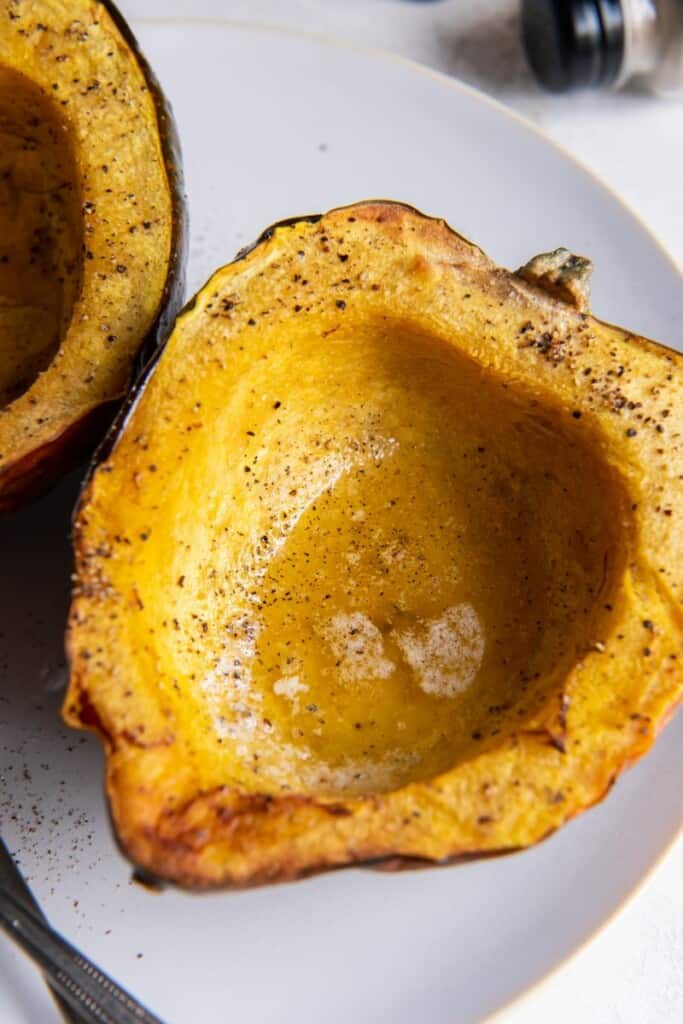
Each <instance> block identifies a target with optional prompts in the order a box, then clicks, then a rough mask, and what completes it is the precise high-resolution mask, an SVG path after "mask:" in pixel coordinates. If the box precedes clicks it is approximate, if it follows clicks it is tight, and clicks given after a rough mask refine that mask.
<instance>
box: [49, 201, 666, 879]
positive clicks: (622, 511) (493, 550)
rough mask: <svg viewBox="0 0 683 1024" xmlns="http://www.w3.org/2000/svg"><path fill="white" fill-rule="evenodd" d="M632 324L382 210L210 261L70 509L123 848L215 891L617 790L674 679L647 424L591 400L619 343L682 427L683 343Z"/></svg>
mask: <svg viewBox="0 0 683 1024" xmlns="http://www.w3.org/2000/svg"><path fill="white" fill-rule="evenodd" d="M347 218H348V219H347ZM348 223H353V224H356V223H357V224H358V227H353V228H351V227H348V228H347V227H346V224H348ZM333 233H334V236H335V237H341V236H342V235H344V241H343V243H342V241H339V242H338V243H337V244H338V246H339V250H340V252H341V253H342V254H343V255H346V254H347V253H348V252H350V254H351V255H350V256H349V258H348V261H346V260H345V261H343V262H344V264H345V265H344V267H343V269H342V270H341V272H340V269H339V263H338V256H337V253H336V251H333V252H332V253H329V249H330V248H331V247H330V246H329V245H328V244H327V239H328V238H329V237H330V236H331V235H332V234H333ZM349 236H350V238H349ZM413 236H415V237H413ZM325 246H327V248H326V249H325V248H323V247H325ZM321 248H322V249H323V254H321V251H320V250H321ZM369 251H372V256H371V257H370V256H368V252H369ZM300 253H303V256H301V255H299V254H300ZM328 254H329V255H328ZM302 277H303V278H304V280H305V281H306V282H310V284H309V290H308V291H304V288H303V286H302V287H298V286H299V282H300V279H301V278H302ZM382 279H384V280H385V281H390V282H392V284H391V285H386V286H385V288H384V289H380V288H379V287H378V288H376V289H375V288H374V287H373V285H374V284H377V283H378V280H382ZM345 282H346V283H345ZM340 296H344V298H340ZM417 296H419V302H418V301H417V299H416V297H417ZM340 303H341V304H340ZM456 311H457V312H456ZM551 317H554V318H555V323H554V324H553V321H552V319H551ZM558 324H559V326H558ZM550 327H552V331H553V333H552V334H551V331H550V330H547V329H546V328H550ZM589 331H590V337H587V336H586V335H587V334H588V332H589ZM494 332H497V337H496V334H495V333H494ZM546 335H547V338H546ZM494 342H495V343H494ZM629 344H630V343H629V341H628V340H626V339H625V337H624V335H623V334H622V333H621V332H619V330H618V329H617V328H609V327H606V326H605V325H600V324H599V323H597V322H596V321H591V322H590V323H589V322H588V320H587V318H585V317H581V316H579V315H578V314H576V313H574V312H573V311H571V310H569V309H568V308H567V307H565V306H564V305H563V304H562V303H558V302H556V301H554V300H552V301H551V300H548V299H546V298H545V297H544V296H543V295H541V294H539V293H537V292H534V291H533V290H531V291H530V290H529V289H528V288H527V286H525V285H523V284H522V283H518V282H517V281H515V280H513V278H512V277H511V276H510V275H506V276H504V277H503V276H502V274H499V275H498V276H497V275H496V272H495V271H494V270H492V269H491V265H490V264H488V263H487V262H486V261H485V257H483V256H482V255H481V254H479V253H478V252H477V251H476V250H474V249H473V247H471V246H468V244H467V243H465V242H463V241H462V240H461V239H458V238H457V236H454V235H452V233H450V232H449V231H448V230H447V229H446V228H445V227H444V226H443V225H439V224H437V223H435V222H430V221H427V220H426V219H424V218H420V217H419V216H418V215H417V214H414V213H413V212H412V211H407V210H405V209H404V208H400V207H393V206H383V205H382V204H377V205H372V204H368V205H367V206H360V207H354V208H351V209H350V210H346V211H335V212H334V213H332V214H330V215H328V217H327V218H325V220H324V221H323V223H322V225H321V226H311V225H306V224H303V223H301V224H297V225H294V226H292V227H286V228H281V229H279V230H278V231H276V233H275V236H274V237H273V238H272V239H270V240H266V241H265V242H263V243H262V244H261V246H259V247H257V248H256V249H255V250H254V252H253V253H251V254H250V255H247V257H246V258H245V260H244V261H243V262H237V263H235V264H233V265H230V266H228V267H226V268H224V269H223V270H221V271H219V272H218V273H217V274H216V275H215V276H214V278H213V279H212V280H211V281H210V282H209V283H208V285H207V286H206V287H205V289H203V290H202V292H201V293H200V294H199V296H198V297H197V298H196V300H195V302H194V303H193V304H192V306H191V307H190V308H188V309H187V311H186V312H185V313H184V314H183V316H182V317H181V318H180V320H179V322H178V325H177V327H176V330H175V331H174V333H173V335H172V337H171V339H170V340H169V343H168V345H167V348H166V350H165V352H164V355H163V356H162V357H161V359H160V361H159V363H158V365H157V367H156V369H155V370H154V372H153V373H152V374H151V376H150V377H149V379H148V381H147V382H146V384H145V385H144V387H143V388H142V390H141V392H140V395H139V397H138V400H137V403H136V405H135V407H134V408H133V409H132V411H131V413H130V414H129V417H128V420H127V422H126V424H125V428H124V429H123V430H122V431H121V432H120V434H119V437H118V440H117V443H116V445H115V446H114V448H113V450H112V451H111V453H110V454H109V455H108V457H107V458H106V460H105V461H104V462H103V463H102V465H101V466H100V468H99V469H98V471H97V472H96V473H95V475H94V477H93V479H92V481H91V483H90V485H89V488H88V490H87V491H86V493H85V495H84V498H83V502H82V505H81V511H80V514H79V519H78V534H77V554H78V581H79V583H78V590H77V593H76V595H75V599H74V605H73V610H72V620H71V634H70V648H71V659H72V666H73V667H72V681H71V687H70V692H69V696H68V699H67V704H66V714H67V718H68V720H69V721H71V722H73V723H74V724H81V725H86V726H90V727H95V728H97V730H98V731H99V732H100V733H101V734H102V735H103V736H104V737H105V738H106V741H107V743H108V747H109V751H110V756H109V762H108V766H109V767H108V789H109V794H110V798H111V801H112V808H113V812H114V818H115V821H116V823H117V827H118V830H119V835H120V837H121V840H122V842H123V843H124V846H125V848H126V849H127V850H128V851H129V852H130V853H131V855H132V856H133V857H134V858H135V859H136V861H137V862H138V863H141V864H143V865H144V866H145V867H147V868H148V869H150V870H152V871H154V872H155V873H157V874H160V875H162V876H163V877H167V878H172V879H174V880H176V881H179V882H181V883H182V884H186V885H215V884H225V883H233V884H245V883H253V882H256V881H263V880H265V879H268V878H273V877H276V878H289V877H294V876H296V875H297V874H300V873H302V872H306V871H309V870H312V869H315V868H320V867H322V866H325V865H331V864H340V863H347V862H349V861H357V860H363V859H371V858H381V857H387V856H390V855H392V854H398V855H399V856H401V857H424V858H430V859H435V860H439V859H443V858H446V857H452V856H455V855H458V854H462V853H472V852H483V851H491V850H500V849H507V848H514V847H517V846H524V845H528V844H529V843H531V842H534V841H536V840H538V839H539V838H541V837H542V836H543V835H545V834H547V833H548V832H549V831H551V830H552V829H553V828H556V827H557V826H558V825H559V824H561V823H562V822H563V821H566V820H567V818H569V817H571V816H572V815H573V814H575V813H577V812H578V811H579V810H581V809H583V808H585V807H586V806H589V805H590V804H591V803H593V802H595V801H596V800H597V799H599V798H600V797H601V796H602V795H604V793H605V791H606V790H607V789H608V788H609V786H610V784H611V782H612V781H613V779H614V777H615V775H616V774H617V773H618V772H619V771H620V770H621V768H623V767H624V765H625V764H626V763H628V762H629V761H630V760H632V759H634V758H635V757H637V756H639V755H640V754H642V753H643V752H644V751H645V750H646V749H647V747H648V746H649V745H650V743H651V742H652V739H653V737H654V733H655V731H656V728H657V726H658V725H659V724H661V722H662V721H663V720H664V718H665V717H666V714H668V713H670V710H671V708H672V707H673V705H674V704H675V702H676V701H677V700H678V699H680V692H681V676H680V668H679V666H678V662H677V658H678V652H679V651H680V638H681V625H680V612H679V611H678V610H677V609H676V608H675V607H674V605H673V603H672V602H671V601H670V600H669V599H668V597H667V586H668V585H671V586H675V585H677V580H676V579H675V572H676V571H677V570H678V568H679V566H678V564H677V563H675V562H669V563H668V564H669V566H670V569H671V582H670V583H669V580H668V579H666V580H665V579H662V581H661V585H658V587H657V588H653V587H652V583H651V578H652V573H653V568H652V565H653V554H652V548H651V547H650V540H649V537H648V535H649V531H651V530H653V529H654V530H655V531H657V530H658V529H659V520H654V519H653V518H652V516H651V515H650V514H649V512H648V510H647V507H645V511H644V512H643V513H642V515H641V514H639V513H638V502H637V500H636V499H637V498H638V497H639V496H640V495H641V487H642V479H643V477H642V465H643V464H642V462H641V461H639V460H640V459H641V458H642V456H641V454H640V451H641V449H640V447H639V446H640V445H643V446H645V450H647V451H649V449H648V448H647V445H648V444H649V442H648V440H647V438H645V439H643V440H640V441H639V440H636V443H635V445H634V446H633V447H632V448H630V449H628V457H627V456H626V454H625V452H624V451H623V450H622V444H621V441H620V440H619V438H620V437H621V436H623V434H624V432H625V430H627V429H632V428H630V427H629V426H628V422H629V421H628V420H627V421H626V423H624V420H623V419H620V418H618V414H616V415H615V417H614V419H612V418H608V417H607V416H605V417H604V418H603V417H602V416H600V415H597V414H595V409H594V408H593V403H594V401H595V399H594V393H593V392H592V391H591V392H590V400H589V399H588V398H587V397H586V394H585V393H584V390H583V389H584V387H586V386H588V385H586V384H584V381H586V379H587V377H588V375H587V374H586V373H585V372H584V370H585V369H586V368H588V369H589V370H590V369H591V363H595V362H596V360H597V358H598V356H596V349H598V347H599V346H603V347H604V348H609V351H610V352H613V353H614V356H613V358H614V360H615V365H616V366H619V365H621V366H622V367H625V368H626V369H622V372H621V373H620V375H619V376H620V378H622V377H627V380H625V381H624V382H623V387H624V388H628V389H629V390H630V391H631V393H633V391H632V389H633V388H634V387H637V386H638V385H637V380H638V379H639V378H638V376H637V375H636V373H635V370H636V368H638V369H639V370H641V371H642V377H643V378H644V379H646V380H647V381H649V382H652V381H654V380H656V381H657V382H658V387H659V388H660V390H659V391H658V395H657V400H658V402H666V404H667V407H668V408H669V409H670V414H669V418H670V419H674V421H675V422H674V423H673V424H671V430H672V432H673V433H674V434H675V433H676V431H677V430H678V429H679V427H680V425H679V423H678V420H677V419H676V417H677V415H678V407H677V405H676V403H675V402H673V401H672V396H671V395H667V396H665V392H666V391H667V387H668V384H670V385H671V388H670V390H671V392H672V393H673V391H674V390H675V389H676V388H678V387H680V382H679V380H678V378H677V377H675V372H676V370H677V366H678V363H677V362H676V359H677V357H673V356H672V357H671V358H669V356H667V355H666V354H665V350H664V352H656V351H654V347H652V349H651V348H650V347H649V345H650V343H646V342H643V343H642V348H641V347H638V348H636V349H635V350H634V349H633V348H629ZM572 346H574V349H572ZM584 347H585V351H584ZM589 350H591V351H590V352H589ZM611 358H612V357H611ZM589 360H590V362H589ZM617 360H619V362H617ZM532 367H533V369H532ZM593 372H594V371H593ZM667 375H668V376H669V378H670V380H669V381H668V382H667V380H666V378H667ZM577 382H578V383H577ZM596 382H597V378H596ZM608 383H609V378H608ZM600 384H601V385H602V381H600ZM647 386H648V387H650V386H652V385H651V383H650V384H648V385H647ZM598 395H599V398H598V399H597V400H598V401H600V402H603V401H605V403H606V402H607V401H610V398H609V396H608V397H607V398H603V393H602V392H600V391H598ZM646 401H647V400H646V399H644V401H643V406H644V405H645V402H646ZM643 406H640V407H639V408H643ZM646 411H649V409H648V410H646ZM577 412H578V413H579V416H578V417H577V416H576V415H575V413H577ZM626 415H630V413H628V412H627V414H626ZM634 415H638V412H637V410H634ZM636 435H637V432H636ZM629 440H630V437H629ZM480 449H483V450H480ZM658 479H659V481H660V484H661V486H660V490H659V492H658V500H659V501H660V502H661V501H666V503H667V506H668V504H671V503H672V502H673V501H675V498H676V494H677V493H678V492H677V487H678V488H679V485H678V484H676V483H675V482H674V481H673V480H671V479H669V478H668V477H667V471H666V470H665V471H660V472H659V475H658ZM679 489H680V488H679ZM392 501H393V502H394V504H392ZM358 513H362V515H361V516H360V517H359V516H358ZM354 517H355V518H354ZM663 518H664V519H666V518H671V517H663ZM359 524H362V527H361V526H360V525H359ZM672 526H673V529H674V530H675V529H676V528H677V527H676V525H675V524H672ZM654 557H656V558H659V559H661V558H662V553H661V550H660V551H658V552H657V553H656V555H655V556H654ZM660 575H661V576H662V577H664V573H661V574H660ZM328 595H329V596H328ZM644 623H654V624H655V626H654V627H653V630H652V631H651V630H650V627H649V626H645V625H644ZM354 631H355V632H354ZM444 652H445V653H444ZM288 658H291V659H293V660H292V661H291V662H288V661H287V659H288ZM463 681H464V682H463ZM304 686H305V687H307V689H303V688H302V687H304ZM435 687H438V689H440V691H441V692H435ZM320 719H323V721H320ZM401 722H404V723H405V728H402V727H401V726H400V723H401ZM356 723H359V725H360V728H357V727H356Z"/></svg>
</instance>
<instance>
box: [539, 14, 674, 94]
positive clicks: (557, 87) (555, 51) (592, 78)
mask: <svg viewBox="0 0 683 1024" xmlns="http://www.w3.org/2000/svg"><path fill="white" fill-rule="evenodd" d="M522 35H523V39H524V46H525V49H526V52H527V56H528V58H529V63H530V64H531V67H532V70H533V72H534V74H535V76H536V78H537V79H538V81H539V82H540V83H541V85H542V86H543V87H544V88H546V89H549V90H550V91H551V92H569V91H570V90H573V89H581V88H589V89H590V88H592V89H604V88H612V89H619V88H620V87H621V86H623V85H625V84H626V82H631V81H637V82H639V83H642V84H643V85H644V86H645V87H646V88H648V89H650V90H651V91H652V92H655V93H657V94H659V95H663V96H678V97H683V0H522Z"/></svg>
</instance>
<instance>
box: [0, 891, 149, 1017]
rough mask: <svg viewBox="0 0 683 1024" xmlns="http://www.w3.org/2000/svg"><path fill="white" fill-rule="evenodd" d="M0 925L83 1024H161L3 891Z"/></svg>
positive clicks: (57, 934) (51, 929) (10, 894)
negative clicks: (42, 973)
mask: <svg viewBox="0 0 683 1024" xmlns="http://www.w3.org/2000/svg"><path fill="white" fill-rule="evenodd" d="M0 925H2V927H3V928H4V930H5V931H6V932H7V934H8V935H9V936H10V937H11V938H12V939H14V941H15V942H16V943H17V945H18V946H20V947H21V949H23V950H24V952H25V953H27V954H28V956H29V957H30V958H31V959H32V960H33V961H34V963H36V964H37V965H38V966H39V967H40V968H41V970H42V971H43V972H44V974H45V975H46V976H47V978H48V980H49V982H50V985H51V986H52V988H53V989H54V990H55V991H56V992H58V993H59V994H60V995H61V996H62V998H63V999H64V1001H65V1002H66V1003H68V1004H69V1006H71V1007H72V1008H73V1009H74V1010H76V1011H77V1013H78V1014H79V1016H80V1018H81V1019H82V1020H83V1021H84V1022H87V1024H162V1021H160V1019H159V1018H158V1017H155V1016H154V1014H152V1013H150V1011H149V1010H147V1009H146V1008H145V1007H144V1006H142V1005H141V1004H140V1003H138V1002H137V1000H136V999H134V998H133V996H131V995H130V994H129V993H128V992H126V991H125V989H123V988H121V987H120V986H119V985H117V983H116V982H115V981H113V980H112V979H111V978H109V977H107V975H106V974H104V973H103V972H102V971H101V970H100V969H99V967H97V966H96V965H95V964H93V963H92V962H91V961H90V960H88V959H87V957H85V956H83V954H82V953H80V952H79V951H78V950H77V949H75V948H74V946H72V945H71V943H69V942H67V940H66V939H64V938H63V937H62V936H61V935H60V934H59V933H58V932H56V931H55V930H54V928H52V927H50V925H49V924H47V922H45V921H41V920H40V919H39V918H38V917H36V916H35V915H34V914H32V913H31V912H30V911H28V910H27V909H26V907H24V906H23V905H22V904H21V903H20V902H19V901H18V900H16V899H15V898H14V896H13V895H12V893H10V892H8V891H7V890H6V889H0Z"/></svg>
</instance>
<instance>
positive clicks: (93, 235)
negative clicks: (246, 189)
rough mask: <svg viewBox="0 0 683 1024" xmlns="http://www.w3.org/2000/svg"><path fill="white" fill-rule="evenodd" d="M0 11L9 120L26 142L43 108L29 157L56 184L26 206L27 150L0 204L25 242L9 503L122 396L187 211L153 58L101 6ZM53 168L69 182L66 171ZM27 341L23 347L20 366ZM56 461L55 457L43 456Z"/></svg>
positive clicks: (13, 285) (6, 418) (7, 378)
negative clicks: (175, 184) (173, 167)
mask: <svg viewBox="0 0 683 1024" xmlns="http://www.w3.org/2000/svg"><path fill="white" fill-rule="evenodd" d="M0 18H1V19H2V20H1V25H2V30H1V31H0V93H2V96H3V99H2V105H3V109H4V110H6V109H7V108H10V110H11V117H10V121H9V123H7V122H6V129H5V130H6V131H8V132H10V133H11V134H12V135H13V137H14V138H15V139H16V130H17V127H18V128H19V130H21V125H17V123H16V121H17V119H19V120H20V119H21V117H22V116H24V120H25V119H26V117H29V118H33V120H34V124H33V127H32V131H33V135H34V137H37V138H38V143H39V150H38V151H37V152H36V153H35V154H34V157H33V159H34V161H35V162H36V163H37V164H40V163H41V160H40V153H41V152H44V155H45V160H43V161H42V163H43V164H44V163H45V162H46V160H47V158H48V156H49V158H50V162H51V163H52V165H53V166H52V169H51V171H50V172H49V173H48V172H46V171H45V169H44V168H42V170H41V171H40V173H41V174H43V175H47V179H46V180H45V181H44V182H43V185H44V186H45V187H47V188H48V189H49V194H48V195H47V196H46V198H45V200H44V202H39V201H38V200H37V199H35V197H34V199H32V200H30V202H29V200H28V199H27V197H26V192H27V188H28V189H30V188H31V187H32V186H31V185H30V181H29V182H28V185H27V188H23V198H22V202H21V203H20V204H17V201H16V200H17V196H16V190H17V188H20V187H22V186H21V181H20V178H21V175H22V174H24V173H28V168H27V166H26V159H27V155H24V154H20V156H21V161H23V165H22V166H20V164H19V163H16V164H15V165H13V170H12V174H13V183H12V184H11V186H10V187H11V190H12V191H13V192H14V193H15V194H14V195H13V197H12V198H10V200H9V203H8V204H5V203H3V204H2V205H1V206H0V231H1V232H2V233H1V234H0V239H2V241H0V245H3V244H4V236H5V235H6V232H7V231H8V226H9V229H10V236H9V237H10V241H11V242H16V245H14V246H13V251H12V252H11V253H9V255H10V256H11V257H12V259H11V260H10V261H8V263H6V264H5V265H4V268H3V267H2V265H0V286H1V287H2V302H3V304H5V305H6V306H10V307H12V308H13V309H15V310H16V309H17V307H18V305H19V304H21V306H22V309H23V310H24V311H25V312H24V314H23V315H21V316H19V314H18V313H15V314H13V316H12V317H11V318H10V320H9V321H8V320H7V319H6V317H5V318H4V323H3V324H2V327H1V328H0V334H1V335H2V342H1V347H0V358H1V359H2V361H3V367H2V370H1V371H0V381H1V382H2V384H3V396H4V397H3V405H2V407H0V508H3V507H5V506H7V507H12V506H13V505H14V504H15V503H16V500H17V499H18V497H20V496H21V493H22V492H23V491H24V490H26V491H30V490H31V488H32V483H33V481H32V479H31V478H33V477H36V476H39V475H41V476H45V477H47V478H49V477H50V476H51V475H56V474H57V472H58V469H59V467H58V465H57V462H58V460H57V459H56V453H55V449H56V448H58V449H61V448H62V447H71V446H72V445H73V443H74V439H75V437H76V435H77V433H78V430H77V427H78V425H79V424H82V425H83V432H84V433H85V434H86V435H87V434H88V432H89V430H92V429H93V427H92V425H91V424H93V423H94V413H95V412H96V411H97V410H98V409H102V408H103V407H106V405H107V404H108V403H112V402H114V401H116V400H117V399H119V398H120V397H121V396H122V394H123V393H124V391H125V389H126V387H127V385H128V383H129V379H130V374H131V368H132V364H133V361H134V358H135V356H136V354H137V352H138V350H139V349H140V347H141V345H142V343H143V341H144V340H145V339H146V337H147V334H148V332H149V331H150V330H151V329H152V327H153V324H154V321H155V317H156V316H157V315H158V313H159V310H160V308H161V306H162V302H163V297H164V293H165V288H166V285H167V283H168V282H169V280H170V277H171V271H170V267H171V264H172V256H173V250H174V247H176V246H178V245H180V241H179V238H178V237H174V231H176V228H175V223H176V221H177V218H178V217H179V216H180V214H179V211H178V210H176V209H175V205H174V204H175V203H176V198H177V197H176V196H175V195H174V194H173V192H172V184H171V181H170V178H169V170H168V168H167V164H166V159H167V157H166V154H165V153H164V152H163V151H162V140H161V138H160V133H161V131H162V129H161V127H160V123H159V119H158V115H157V109H156V106H155V99H154V95H153V92H152V89H151V86H150V81H149V79H148V77H147V71H146V69H145V68H143V66H142V65H141V64H140V63H139V61H138V58H137V55H136V53H135V52H134V51H133V50H132V49H131V47H130V46H129V45H128V43H127V42H126V41H124V39H123V38H122V35H121V32H120V30H119V27H118V26H117V24H115V21H114V18H113V16H112V15H111V14H110V12H109V10H108V9H107V7H106V6H105V5H104V4H102V3H98V2H94V0H79V2H78V3H76V4H53V3H48V2H47V0H35V2H33V3H30V4H28V3H7V4H2V5H1V6H0ZM22 111H23V115H22ZM36 120H37V122H38V123H37V124H35V121H36ZM164 130H165V129H164ZM46 146H47V147H48V148H47V149H46V148H45V147H46ZM8 159H9V160H12V159H13V157H12V151H11V150H9V149H8V150H6V152H5V153H4V154H3V160H4V161H5V162H6V161H7V160H8ZM62 171H63V172H64V173H63V175H62ZM36 173H38V170H37V169H36ZM17 175H18V177H17ZM57 175H59V176H60V177H63V178H64V181H63V182H57V183H56V182H55V178H56V176H57ZM25 184H26V183H25ZM62 184H64V185H65V186H66V187H65V188H64V189H62V188H61V187H60V186H61V185H62ZM43 185H41V187H43ZM58 214H59V216H58ZM48 221H49V223H50V225H51V236H52V237H51V241H50V244H47V242H45V240H44V235H45V231H43V235H42V236H41V237H42V238H43V244H42V249H43V250H44V260H43V261H42V262H41V263H39V264H35V263H34V264H32V266H33V267H34V272H33V273H31V274H26V273H25V272H24V271H25V270H26V264H27V263H29V264H31V259H32V256H31V252H30V238H31V235H32V233H33V232H34V230H35V229H36V228H41V226H42V228H45V227H46V225H47V223H48ZM27 245H28V248H29V251H28V252H27ZM18 250H21V254H19V251H18ZM6 255H8V254H6ZM175 255H177V256H178V258H179V259H181V255H180V253H179V252H177V253H176V254H175ZM43 263H44V264H45V270H46V272H45V274H42V273H41V272H40V271H41V267H42V266H43ZM49 265H52V266H53V267H54V270H56V271H57V273H52V271H50V272H48V271H47V267H48V266H49ZM61 276H63V277H64V283H63V285H61V286H60V282H59V281H58V278H59V277H61ZM23 289H25V291H26V294H24V293H23V291H22V290H23ZM175 299H176V301H177V296H176V297H175ZM17 319H18V321H19V322H17ZM38 322H39V323H40V329H39V331H38V332H36V331H35V330H34V327H35V325H36V323H38ZM29 337H31V339H32V340H31V342H30V347H29V349H28V350H27V349H26V344H27V339H28V338H29ZM22 350H24V351H25V352H26V357H25V359H22V360H21V361H20V364H19V365H17V362H16V353H17V352H21V351H22ZM8 355H9V362H8V361H7V359H6V357H7V356H8ZM62 436H63V438H64V445H62V444H60V443H59V438H60V437H62ZM97 439H98V438H97V436H95V438H93V439H90V444H89V447H92V444H93V441H94V440H97ZM85 445H86V446H88V438H87V436H86V440H85ZM77 454H80V452H79V453H77ZM49 461H54V462H55V467H54V470H52V469H51V468H50V467H49V466H43V465H41V463H47V462H49ZM47 482H49V480H48V481H47Z"/></svg>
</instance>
